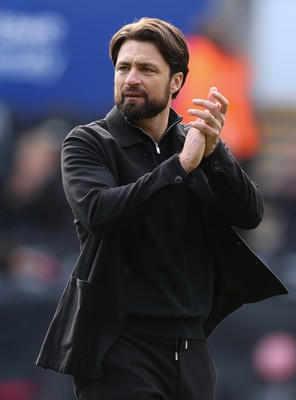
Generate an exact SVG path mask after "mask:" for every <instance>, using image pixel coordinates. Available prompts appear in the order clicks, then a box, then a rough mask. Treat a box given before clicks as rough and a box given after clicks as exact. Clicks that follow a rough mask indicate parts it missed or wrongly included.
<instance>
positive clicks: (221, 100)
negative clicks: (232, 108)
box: [211, 91, 229, 114]
mask: <svg viewBox="0 0 296 400" xmlns="http://www.w3.org/2000/svg"><path fill="white" fill-rule="evenodd" d="M211 96H212V97H214V98H215V99H216V100H218V103H216V104H217V106H218V108H219V110H220V112H221V113H222V114H226V111H227V108H228V104H229V102H228V100H227V99H226V97H224V96H223V95H222V94H221V93H219V92H218V91H212V92H211Z"/></svg>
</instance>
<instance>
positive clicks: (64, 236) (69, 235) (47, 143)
mask: <svg viewBox="0 0 296 400" xmlns="http://www.w3.org/2000/svg"><path fill="white" fill-rule="evenodd" d="M67 128H68V126H67V125H65V124H64V123H63V122H62V121H57V120H48V121H45V122H43V123H41V124H40V125H39V126H37V127H35V128H33V129H30V130H28V131H26V132H24V133H22V134H20V135H19V136H18V138H17V139H16V143H15V146H14V152H13V159H12V163H11V166H10V170H9V171H8V173H7V176H6V177H5V178H4V179H3V178H2V183H1V193H0V230H1V232H0V234H1V236H2V237H4V238H5V239H7V237H11V238H16V237H17V238H18V240H19V241H23V242H24V243H27V244H39V245H43V246H44V245H47V246H48V247H49V248H51V249H52V250H54V251H56V252H58V254H67V252H71V248H72V245H73V241H74V240H76V239H74V234H73V228H72V227H73V217H72V214H71V212H70V211H69V208H68V207H67V204H66V201H65V198H64V195H63V190H62V184H61V172H60V146H61V142H62V140H63V138H64V132H65V131H66V129H67ZM75 245H76V243H75Z"/></svg>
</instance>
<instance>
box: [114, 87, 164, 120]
mask: <svg viewBox="0 0 296 400" xmlns="http://www.w3.org/2000/svg"><path fill="white" fill-rule="evenodd" d="M127 91H132V92H133V93H137V94H139V95H140V96H141V97H142V99H143V100H144V101H143V102H141V103H140V104H139V103H138V102H137V101H133V100H128V101H126V97H125V94H124V91H123V92H122V93H121V94H117V95H116V94H115V95H114V100H115V104H116V106H117V108H118V110H119V112H120V113H121V114H122V115H123V116H124V117H125V118H126V119H127V120H129V121H137V120H141V119H146V118H153V117H155V116H156V115H158V114H159V113H161V112H162V111H163V110H164V109H165V108H166V107H167V105H168V102H169V99H170V83H168V84H167V86H166V88H165V91H164V94H163V96H162V97H157V98H149V96H148V94H147V93H146V92H144V91H143V90H141V89H139V88H133V89H129V90H127Z"/></svg>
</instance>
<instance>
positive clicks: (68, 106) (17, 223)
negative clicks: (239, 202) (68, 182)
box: [0, 0, 296, 400]
mask: <svg viewBox="0 0 296 400" xmlns="http://www.w3.org/2000/svg"><path fill="white" fill-rule="evenodd" d="M295 15H296V3H295V1H294V0H185V1H183V2H180V1H175V0H169V1H166V0H163V1H159V0H158V1H156V0H150V1H148V2H145V3H144V2H139V1H136V0H126V1H125V2H120V1H117V0H114V1H112V2H111V1H110V2H106V1H96V0H84V1H82V0H76V1H75V2H73V1H69V0H63V1H57V0H52V1H49V0H43V1H42V2H40V1H37V0H26V1H23V0H13V1H12V0H1V3H0V159H1V162H0V182H1V189H0V400H53V399H54V400H74V395H73V390H72V382H71V378H70V377H68V376H63V375H59V374H57V373H54V372H52V371H44V370H42V369H40V368H38V367H36V366H35V359H36V357H37V354H38V350H39V348H40V345H41V341H42V338H43V336H44V334H45V332H46V329H47V326H48V324H49V322H50V319H51V317H52V314H53V312H54V309H55V307H56V304H57V301H58V298H59V296H60V294H61V291H62V289H63V287H64V284H65V282H66V280H67V277H68V276H69V274H70V273H71V270H72V268H73V266H74V263H75V259H76V256H77V254H78V246H79V244H78V242H77V239H76V234H75V230H74V225H73V221H72V219H73V218H72V214H71V212H70V210H69V207H68V205H67V203H66V200H65V197H64V193H63V189H62V185H61V176H60V149H61V143H62V141H63V139H64V137H65V136H66V134H67V133H68V132H69V131H70V129H72V128H73V127H74V126H75V125H76V124H81V123H87V122H90V121H91V120H93V119H98V118H101V117H103V116H104V115H105V113H106V112H107V111H108V110H109V109H110V108H111V107H112V106H113V66H112V63H111V61H110V60H109V56H108V44H109V40H110V39H111V37H112V35H113V34H114V32H115V31H116V30H118V29H119V28H120V27H121V26H122V25H123V24H125V23H128V22H131V21H133V20H134V19H135V18H139V17H142V16H151V17H158V18H163V19H165V20H167V21H169V22H172V23H173V24H175V25H176V26H178V27H179V28H181V29H182V30H183V32H184V33H185V35H186V36H187V37H188V39H189V38H190V40H191V41H192V42H191V43H194V46H195V45H196V47H194V46H192V60H193V61H192V66H191V69H190V74H189V77H188V82H187V87H186V86H185V87H184V91H183V92H184V97H183V95H180V98H179V99H178V101H176V102H175V103H174V107H175V108H176V110H177V111H178V112H180V113H181V114H182V113H183V106H184V107H185V108H187V107H188V108H189V106H190V105H189V104H188V102H189V100H188V99H187V98H186V96H185V94H186V93H187V92H188V93H189V92H190V88H192V87H193V88H194V90H196V95H195V97H199V96H203V95H204V94H203V85H204V86H205V87H207V85H211V86H212V85H213V86H214V85H217V86H218V89H221V91H223V93H224V94H225V95H226V97H228V98H229V100H230V103H231V105H230V112H229V113H231V111H232V112H233V117H231V118H230V122H227V124H228V125H227V124H226V126H225V141H226V142H227V144H228V145H229V147H230V149H231V150H232V152H233V153H234V154H235V155H236V157H237V158H238V160H239V161H240V162H241V164H242V166H243V168H245V169H246V170H247V172H248V173H249V174H250V175H251V177H252V179H253V180H255V181H256V182H258V183H259V185H260V187H261V189H262V190H263V193H264V196H265V203H266V207H265V208H266V210H265V218H264V221H263V222H262V224H261V226H260V227H259V228H258V229H257V230H256V231H250V232H247V233H246V232H245V233H242V235H243V236H244V239H245V240H246V241H247V242H248V243H249V245H250V246H251V247H252V248H253V249H254V250H255V251H256V252H257V253H258V254H259V255H260V256H261V257H262V258H263V259H264V260H265V261H266V262H267V263H268V265H270V268H271V269H272V270H273V271H274V272H276V273H277V274H278V275H279V276H280V278H281V279H282V280H283V281H284V283H285V284H286V285H287V287H288V289H289V290H290V294H289V295H288V296H285V297H281V298H275V299H270V300H267V301H264V302H262V303H260V304H256V305H250V306H245V307H243V308H242V309H241V310H239V311H237V312H236V313H234V314H233V315H231V316H230V317H229V318H228V319H227V320H226V321H224V322H223V323H222V324H221V325H220V326H219V327H218V328H217V329H216V331H215V332H214V333H213V334H212V336H211V338H210V339H209V346H210V351H211V355H212V357H213V359H214V361H215V364H216V367H217V376H218V378H217V379H218V380H217V395H216V398H217V400H237V399H240V400H295V398H296V323H295V302H296V294H295V286H296V79H295V67H296V54H295V51H294V47H295V46H294V38H295V36H296V24H295ZM193 49H197V50H193ZM204 71H205V74H204V75H203V73H204ZM195 88H196V89H195ZM181 93H182V92H181ZM190 95H191V94H190V93H189V96H190ZM189 98H190V97H189ZM230 115H231V114H230ZM184 117H185V118H186V115H184ZM247 127H251V128H250V129H249V130H247V129H246V128H247ZM238 268H239V265H238ZM139 400H140V399H139ZM184 400H186V399H184Z"/></svg>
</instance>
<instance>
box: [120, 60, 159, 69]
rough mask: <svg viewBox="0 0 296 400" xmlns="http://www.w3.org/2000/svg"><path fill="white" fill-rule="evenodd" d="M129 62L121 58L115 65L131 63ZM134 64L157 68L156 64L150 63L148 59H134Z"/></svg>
mask: <svg viewBox="0 0 296 400" xmlns="http://www.w3.org/2000/svg"><path fill="white" fill-rule="evenodd" d="M131 64H132V63H131V62H129V61H124V60H122V61H118V62H117V64H116V66H118V65H131ZM135 64H136V65H137V66H138V67H150V68H154V69H158V66H157V65H156V64H154V63H151V62H149V61H145V62H144V61H136V62H135Z"/></svg>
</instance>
